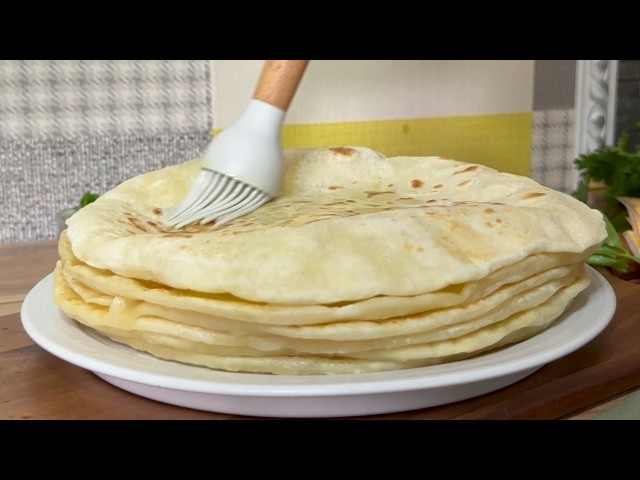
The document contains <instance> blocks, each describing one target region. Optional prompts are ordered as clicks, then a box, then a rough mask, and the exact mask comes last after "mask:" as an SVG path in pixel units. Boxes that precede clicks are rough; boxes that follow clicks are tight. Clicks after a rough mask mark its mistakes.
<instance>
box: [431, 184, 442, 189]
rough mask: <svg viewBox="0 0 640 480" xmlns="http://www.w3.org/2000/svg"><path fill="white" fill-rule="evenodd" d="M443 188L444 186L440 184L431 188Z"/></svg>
mask: <svg viewBox="0 0 640 480" xmlns="http://www.w3.org/2000/svg"><path fill="white" fill-rule="evenodd" d="M442 187H444V185H442V184H441V183H439V184H437V185H434V186H433V187H431V188H433V189H436V188H442Z"/></svg>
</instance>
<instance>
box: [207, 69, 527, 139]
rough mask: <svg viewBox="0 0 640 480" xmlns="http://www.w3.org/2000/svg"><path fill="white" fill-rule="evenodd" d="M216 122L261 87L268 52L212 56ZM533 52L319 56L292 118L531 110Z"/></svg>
mask: <svg viewBox="0 0 640 480" xmlns="http://www.w3.org/2000/svg"><path fill="white" fill-rule="evenodd" d="M212 62H213V68H212V83H213V85H212V92H213V95H212V109H213V124H214V126H215V127H216V128H218V127H225V126H228V125H229V124H231V123H232V122H233V121H235V119H236V118H237V117H238V116H239V115H240V114H241V113H242V111H243V110H244V108H245V106H246V104H247V102H248V100H249V99H250V98H251V95H252V94H253V90H254V88H255V85H256V82H257V81H258V77H259V75H260V71H261V68H262V65H263V60H212ZM533 66H534V61H533V60H314V61H312V62H311V63H310V64H309V67H308V68H307V71H306V74H305V77H304V78H303V80H302V84H301V86H300V88H299V90H298V93H297V95H296V98H295V99H294V101H293V104H292V106H291V108H290V111H289V113H288V115H287V122H286V123H290V124H306V123H326V122H344V121H364V120H389V119H399V118H431V117H448V116H461V115H483V114H498V113H519V112H529V111H531V109H532V96H533V76H534V75H533Z"/></svg>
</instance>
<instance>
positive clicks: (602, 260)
mask: <svg viewBox="0 0 640 480" xmlns="http://www.w3.org/2000/svg"><path fill="white" fill-rule="evenodd" d="M634 129H640V121H637V122H635V123H634V124H633V125H632V126H631V127H630V129H629V130H626V131H625V132H623V133H622V134H621V135H620V137H619V139H618V141H617V143H616V144H615V145H613V146H610V145H605V146H603V147H601V148H599V149H597V150H596V151H594V152H592V153H589V154H585V155H580V157H578V158H577V159H576V160H575V164H576V166H577V167H578V168H579V169H580V175H581V177H580V183H579V186H578V190H577V191H576V193H575V194H574V197H576V198H577V199H579V200H581V201H583V202H584V203H587V200H588V194H589V185H590V184H591V182H592V181H595V182H602V183H603V184H604V189H603V191H602V194H603V199H604V200H605V207H603V211H602V213H603V217H604V221H605V224H606V226H607V238H606V240H605V241H604V243H603V245H602V246H601V247H600V248H599V249H598V250H597V251H596V252H595V253H594V254H593V255H591V256H590V257H589V258H588V259H587V263H588V264H590V265H594V266H604V267H609V268H611V269H612V270H614V271H615V272H618V273H627V272H628V271H629V267H630V264H631V263H632V262H635V263H638V264H640V258H638V257H636V256H634V255H632V254H631V253H629V251H628V250H627V249H626V248H625V246H624V244H623V243H622V241H621V240H620V235H619V232H624V231H625V230H629V229H631V226H630V225H629V222H628V221H627V216H628V213H627V210H626V208H625V207H624V206H623V205H622V204H621V203H620V202H619V201H618V197H640V144H637V145H634V146H633V147H632V146H631V145H630V141H629V138H630V132H631V131H632V130H634Z"/></svg>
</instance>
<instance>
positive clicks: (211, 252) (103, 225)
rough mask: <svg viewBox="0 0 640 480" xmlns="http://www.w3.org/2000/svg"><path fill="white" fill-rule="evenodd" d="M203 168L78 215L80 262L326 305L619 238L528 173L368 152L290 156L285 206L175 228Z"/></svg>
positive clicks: (179, 170)
mask: <svg viewBox="0 0 640 480" xmlns="http://www.w3.org/2000/svg"><path fill="white" fill-rule="evenodd" d="M200 166H201V162H200V161H192V162H187V163H185V164H182V165H178V166H174V167H168V168H164V169H162V170H158V171H155V172H150V173H147V174H144V175H140V176H138V177H135V178H133V179H131V180H129V181H127V182H124V183H122V184H121V185H120V186H118V187H116V188H115V189H114V190H112V191H110V192H108V193H106V194H104V195H103V196H102V197H101V198H99V199H98V200H97V201H96V202H94V203H92V204H90V205H89V206H87V207H85V208H83V209H81V210H80V211H78V212H77V213H76V214H75V215H73V216H72V217H71V218H70V219H69V220H68V221H67V224H68V230H67V235H68V238H69V242H70V245H71V249H72V250H73V253H74V255H75V256H77V258H79V259H80V260H82V261H83V262H86V263H87V264H88V265H90V266H92V267H95V268H99V269H106V270H111V271H112V272H114V273H116V274H117V275H121V276H125V277H131V278H137V279H141V280H150V281H154V282H159V283H162V284H164V285H167V286H170V287H174V288H179V289H188V290H193V291H195V292H210V293H230V294H232V295H234V296H236V297H239V298H243V299H247V300H251V301H254V302H268V303H276V304H309V305H312V304H325V305H326V304H335V303H337V302H345V301H357V300H362V299H367V298H372V297H376V296H380V295H394V296H413V295H420V294H424V293H428V292H434V291H438V290H440V289H443V288H445V287H447V286H448V285H452V284H463V283H466V282H473V281H476V280H478V279H481V278H484V277H486V276H487V275H488V274H490V273H491V272H494V271H496V270H498V269H500V268H502V267H505V266H507V265H511V264H514V263H515V262H518V261H520V260H522V259H524V258H526V257H528V256H530V255H534V254H538V253H556V252H569V253H582V254H587V253H589V252H591V251H593V250H595V249H596V248H597V247H598V246H599V245H600V243H601V242H602V241H603V240H604V238H605V237H606V230H605V226H604V222H603V220H602V215H601V214H600V212H598V211H596V210H593V209H590V208H589V207H588V206H586V205H585V204H583V203H581V202H579V201H578V200H576V199H574V198H572V197H570V196H568V195H565V194H562V193H560V192H557V191H555V190H552V189H549V188H545V187H543V186H541V185H539V184H538V183H536V182H534V181H533V180H531V179H529V178H526V177H521V176H516V175H511V174H505V173H500V172H497V171H496V170H493V169H490V168H487V167H484V166H480V165H474V164H465V163H461V162H457V161H453V160H447V159H443V158H438V157H395V158H385V157H383V156H382V155H380V154H379V153H377V152H374V151H373V150H370V149H366V148H336V149H329V148H318V149H309V150H295V151H289V152H286V178H285V183H284V187H283V191H282V194H281V196H280V197H279V198H278V199H276V200H274V201H272V202H270V203H268V204H266V205H264V206H263V207H261V208H259V209H258V210H256V211H254V212H252V213H251V214H248V215H245V216H244V217H241V218H238V219H236V220H234V221H232V222H230V223H228V224H225V225H222V226H221V227H219V228H216V227H215V225H206V226H194V227H188V228H185V229H180V230H173V229H169V228H166V227H164V226H163V225H161V222H160V220H159V215H160V213H161V209H162V208H166V207H168V206H170V205H172V204H174V203H176V202H177V201H178V200H179V199H180V198H181V197H182V196H184V195H185V194H186V192H187V191H188V189H189V187H190V185H191V182H192V180H193V179H194V178H195V176H196V175H197V173H198V170H199V168H200Z"/></svg>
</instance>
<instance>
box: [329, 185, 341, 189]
mask: <svg viewBox="0 0 640 480" xmlns="http://www.w3.org/2000/svg"><path fill="white" fill-rule="evenodd" d="M328 188H329V190H337V189H338V188H344V187H339V186H338V185H329V187H328Z"/></svg>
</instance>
